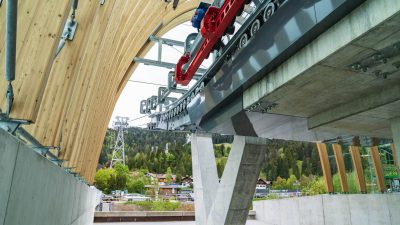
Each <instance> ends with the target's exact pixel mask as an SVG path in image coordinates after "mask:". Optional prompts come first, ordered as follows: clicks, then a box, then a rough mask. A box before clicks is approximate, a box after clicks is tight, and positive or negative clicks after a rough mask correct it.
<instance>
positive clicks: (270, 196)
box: [253, 195, 279, 202]
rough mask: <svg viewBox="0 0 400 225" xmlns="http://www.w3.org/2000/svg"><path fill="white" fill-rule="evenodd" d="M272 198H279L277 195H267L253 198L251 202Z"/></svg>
mask: <svg viewBox="0 0 400 225" xmlns="http://www.w3.org/2000/svg"><path fill="white" fill-rule="evenodd" d="M273 199H279V197H278V196H277V195H269V196H267V197H264V198H253V202H256V201H262V200H273Z"/></svg>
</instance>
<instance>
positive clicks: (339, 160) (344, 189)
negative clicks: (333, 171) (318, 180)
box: [332, 144, 349, 193]
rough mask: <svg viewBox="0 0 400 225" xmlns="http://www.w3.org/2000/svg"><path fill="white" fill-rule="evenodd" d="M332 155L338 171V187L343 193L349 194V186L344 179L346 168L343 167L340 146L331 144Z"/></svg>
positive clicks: (345, 178)
mask: <svg viewBox="0 0 400 225" xmlns="http://www.w3.org/2000/svg"><path fill="white" fill-rule="evenodd" d="M332 147H333V153H334V154H335V160H336V165H337V168H338V171H339V177H340V187H341V188H342V192H343V193H349V185H348V183H347V177H346V167H345V165H344V159H343V151H342V146H341V145H340V144H333V145H332Z"/></svg>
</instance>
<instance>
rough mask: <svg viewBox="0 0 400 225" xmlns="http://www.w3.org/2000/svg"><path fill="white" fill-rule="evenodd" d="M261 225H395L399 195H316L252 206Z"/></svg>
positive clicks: (399, 220)
mask: <svg viewBox="0 0 400 225" xmlns="http://www.w3.org/2000/svg"><path fill="white" fill-rule="evenodd" d="M253 206H254V210H255V211H256V220H258V221H261V222H263V223H264V224H265V225H342V224H343V225H368V224H371V225H373V224H379V225H397V224H399V223H400V213H399V212H400V194H398V193H396V194H376V195H375V194H368V195H361V194H360V195H358V194H356V195H319V196H311V197H301V198H290V199H280V200H266V201H257V202H254V203H253Z"/></svg>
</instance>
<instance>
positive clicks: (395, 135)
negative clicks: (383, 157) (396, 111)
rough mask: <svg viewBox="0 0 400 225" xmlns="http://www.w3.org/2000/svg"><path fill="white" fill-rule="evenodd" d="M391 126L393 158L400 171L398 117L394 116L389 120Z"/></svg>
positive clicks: (399, 118)
mask: <svg viewBox="0 0 400 225" xmlns="http://www.w3.org/2000/svg"><path fill="white" fill-rule="evenodd" d="M391 127H392V136H393V142H394V151H396V153H395V154H394V155H396V157H394V158H395V160H396V165H397V166H398V168H397V169H398V170H399V171H400V168H399V167H400V157H399V156H400V117H398V118H395V119H393V120H392V121H391Z"/></svg>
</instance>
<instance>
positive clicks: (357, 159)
mask: <svg viewBox="0 0 400 225" xmlns="http://www.w3.org/2000/svg"><path fill="white" fill-rule="evenodd" d="M349 151H350V155H351V159H352V160H353V167H354V172H355V173H356V178H357V184H358V190H359V191H360V192H361V193H367V185H366V183H365V177H364V170H363V167H362V163H361V155H360V147H359V146H350V150H349Z"/></svg>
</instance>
